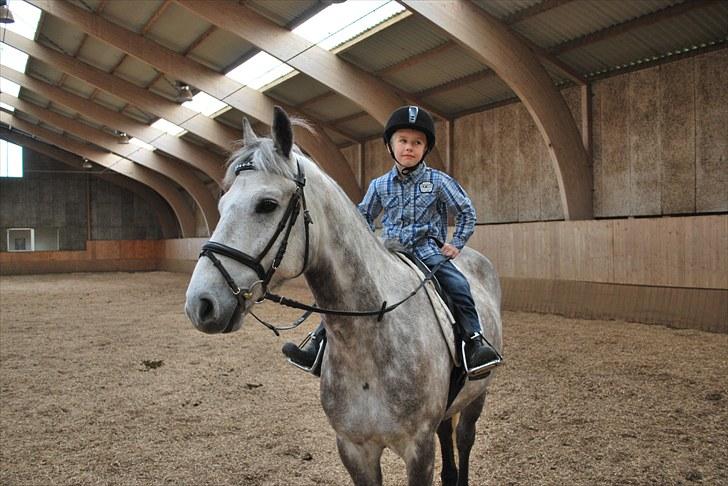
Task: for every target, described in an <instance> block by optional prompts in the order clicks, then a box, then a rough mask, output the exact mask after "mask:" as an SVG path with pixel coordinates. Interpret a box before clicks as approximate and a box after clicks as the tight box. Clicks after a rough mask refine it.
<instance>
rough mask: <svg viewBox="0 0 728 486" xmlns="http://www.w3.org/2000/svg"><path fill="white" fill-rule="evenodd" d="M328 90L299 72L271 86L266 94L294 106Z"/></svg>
mask: <svg viewBox="0 0 728 486" xmlns="http://www.w3.org/2000/svg"><path fill="white" fill-rule="evenodd" d="M329 91H331V89H329V88H328V87H326V86H324V85H323V84H321V83H319V82H318V81H316V80H315V79H313V78H311V77H310V76H306V75H305V74H299V75H297V76H293V77H290V78H287V79H286V80H285V81H283V82H281V83H278V84H277V85H275V86H273V87H272V88H270V89H269V90H267V91H266V94H268V95H270V96H273V97H275V98H276V99H280V100H284V101H285V102H286V103H288V104H289V105H294V106H295V105H299V104H301V103H303V102H304V101H308V100H310V99H311V98H315V97H317V96H319V95H321V94H323V93H328V92H329Z"/></svg>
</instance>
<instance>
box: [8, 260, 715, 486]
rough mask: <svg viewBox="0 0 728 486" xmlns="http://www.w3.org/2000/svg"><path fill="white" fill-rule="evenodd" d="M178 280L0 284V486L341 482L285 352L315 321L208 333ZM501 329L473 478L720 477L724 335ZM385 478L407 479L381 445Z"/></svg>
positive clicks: (613, 325) (574, 481) (477, 481)
mask: <svg viewBox="0 0 728 486" xmlns="http://www.w3.org/2000/svg"><path fill="white" fill-rule="evenodd" d="M187 279H188V276H187V275H182V274H172V273H163V272H155V273H135V274H128V273H107V274H71V275H42V276H19V277H2V278H0V312H1V313H2V318H1V323H0V484H2V485H8V486H14V485H124V486H128V485H158V484H172V485H233V484H236V485H245V486H253V485H266V486H274V485H276V486H290V485H301V486H308V485H348V484H351V483H350V481H349V479H348V476H347V474H346V472H345V470H344V468H343V466H342V465H341V463H340V462H339V459H338V455H337V453H336V446H335V441H334V434H333V431H332V430H331V428H330V427H329V425H328V423H327V421H326V417H325V416H324V414H323V412H322V410H321V408H320V406H319V400H318V381H317V380H316V379H314V378H313V377H310V376H308V375H306V374H304V373H302V372H300V371H298V370H296V369H295V368H293V367H292V366H290V365H288V364H286V362H285V361H284V359H283V357H282V355H281V354H280V348H281V345H282V344H283V342H285V341H286V340H289V339H290V340H299V339H300V338H301V337H302V336H303V335H304V333H305V332H307V331H309V330H310V329H311V327H312V326H313V325H314V322H311V323H310V324H308V325H306V326H304V327H305V329H301V330H300V331H296V332H293V333H289V334H286V335H284V336H282V337H275V336H274V335H273V334H272V333H271V332H270V331H267V330H266V329H264V328H263V327H262V326H260V325H258V324H257V323H255V322H254V321H252V320H250V321H248V322H246V325H245V327H244V328H243V330H241V331H240V332H238V333H235V334H232V335H227V336H207V335H204V334H202V333H199V332H197V331H195V330H194V329H193V327H192V325H191V324H190V323H189V321H187V319H186V318H185V316H184V313H183V310H182V306H183V302H184V292H185V288H186V284H187ZM288 293H289V294H290V295H292V296H293V297H297V298H299V299H303V300H306V301H308V300H309V299H308V298H307V295H306V294H307V292H306V291H305V290H304V289H302V288H291V289H288ZM261 315H263V316H267V317H268V318H270V319H273V320H277V321H278V322H283V321H286V320H290V319H291V318H292V317H294V316H297V311H293V310H289V309H284V308H278V307H274V306H272V305H271V304H265V308H264V310H263V311H261ZM286 322H287V321H286ZM504 329H505V332H504V334H505V346H506V359H507V364H506V365H505V366H504V367H503V368H502V369H501V370H500V371H499V375H498V376H497V377H496V379H495V380H494V383H493V387H492V394H491V398H490V401H489V403H488V404H487V405H486V410H485V412H484V413H483V416H482V418H481V421H480V422H479V425H480V427H479V433H478V437H477V440H476V444H475V447H474V449H473V457H472V469H471V478H472V481H471V484H472V485H474V486H479V485H526V486H531V485H643V484H644V485H648V484H649V485H651V484H654V485H678V484H684V485H690V484H708V485H720V484H723V485H728V460H726V457H727V456H726V454H727V452H726V451H728V378H727V377H728V336H727V335H718V334H708V333H703V332H698V331H686V330H673V329H667V328H664V327H659V326H650V325H642V324H634V323H625V322H616V321H584V320H575V319H566V318H562V317H559V316H552V315H537V314H526V313H510V312H509V313H505V315H504ZM384 477H385V484H386V485H403V484H405V483H404V471H403V465H402V463H401V462H400V460H399V459H398V458H397V457H396V456H394V454H392V453H385V456H384ZM436 477H437V478H438V479H437V480H436V484H439V465H438V469H437V472H436Z"/></svg>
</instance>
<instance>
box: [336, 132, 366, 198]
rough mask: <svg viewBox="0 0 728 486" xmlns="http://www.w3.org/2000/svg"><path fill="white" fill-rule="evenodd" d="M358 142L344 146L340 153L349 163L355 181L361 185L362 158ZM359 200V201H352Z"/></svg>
mask: <svg viewBox="0 0 728 486" xmlns="http://www.w3.org/2000/svg"><path fill="white" fill-rule="evenodd" d="M359 147H360V145H359V144H354V145H350V146H348V147H344V148H342V149H341V154H342V155H343V156H344V158H345V159H346V162H347V163H348V164H349V167H350V168H351V172H352V173H353V174H354V176H355V177H356V182H357V184H359V186H361V185H362V184H361V170H362V167H361V164H362V160H361V157H360V156H359ZM364 190H366V187H364ZM354 202H359V201H354Z"/></svg>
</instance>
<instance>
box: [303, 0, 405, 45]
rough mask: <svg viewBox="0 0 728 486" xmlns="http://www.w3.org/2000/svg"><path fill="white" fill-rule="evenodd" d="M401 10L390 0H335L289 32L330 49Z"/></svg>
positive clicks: (401, 10)
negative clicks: (340, 0) (347, 0)
mask: <svg viewBox="0 0 728 486" xmlns="http://www.w3.org/2000/svg"><path fill="white" fill-rule="evenodd" d="M404 10H405V9H404V7H403V6H402V5H400V4H399V3H397V2H395V1H393V0H359V1H356V2H344V3H338V4H333V5H330V6H329V7H326V8H325V9H324V10H322V11H321V12H319V13H318V14H316V15H314V16H313V17H311V18H310V19H308V20H307V21H306V22H304V23H302V24H301V25H299V26H298V27H296V28H295V29H293V32H294V33H296V34H298V35H300V36H301V37H303V38H304V39H307V40H308V41H310V42H312V43H314V44H318V45H319V47H322V48H323V49H326V50H331V49H333V48H334V47H336V46H338V45H341V44H343V43H344V42H346V41H348V40H351V39H353V38H354V37H356V36H358V35H359V34H361V33H363V32H366V31H367V30H369V29H371V28H372V27H374V26H375V25H377V24H380V23H381V22H384V21H385V20H387V19H388V18H390V17H393V16H394V15H396V14H398V13H400V12H403V11H404Z"/></svg>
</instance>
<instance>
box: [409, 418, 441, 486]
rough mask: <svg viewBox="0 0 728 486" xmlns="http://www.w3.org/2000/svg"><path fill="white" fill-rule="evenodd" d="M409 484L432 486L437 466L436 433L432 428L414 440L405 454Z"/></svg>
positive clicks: (410, 485)
mask: <svg viewBox="0 0 728 486" xmlns="http://www.w3.org/2000/svg"><path fill="white" fill-rule="evenodd" d="M403 459H404V462H405V464H406V465H407V485H408V486H431V485H432V478H433V475H434V468H435V435H434V434H433V431H432V430H430V432H429V433H427V434H423V436H422V437H421V438H419V439H416V440H415V441H414V442H412V443H411V444H410V445H409V446H408V447H407V450H406V451H405V454H404V456H403Z"/></svg>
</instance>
